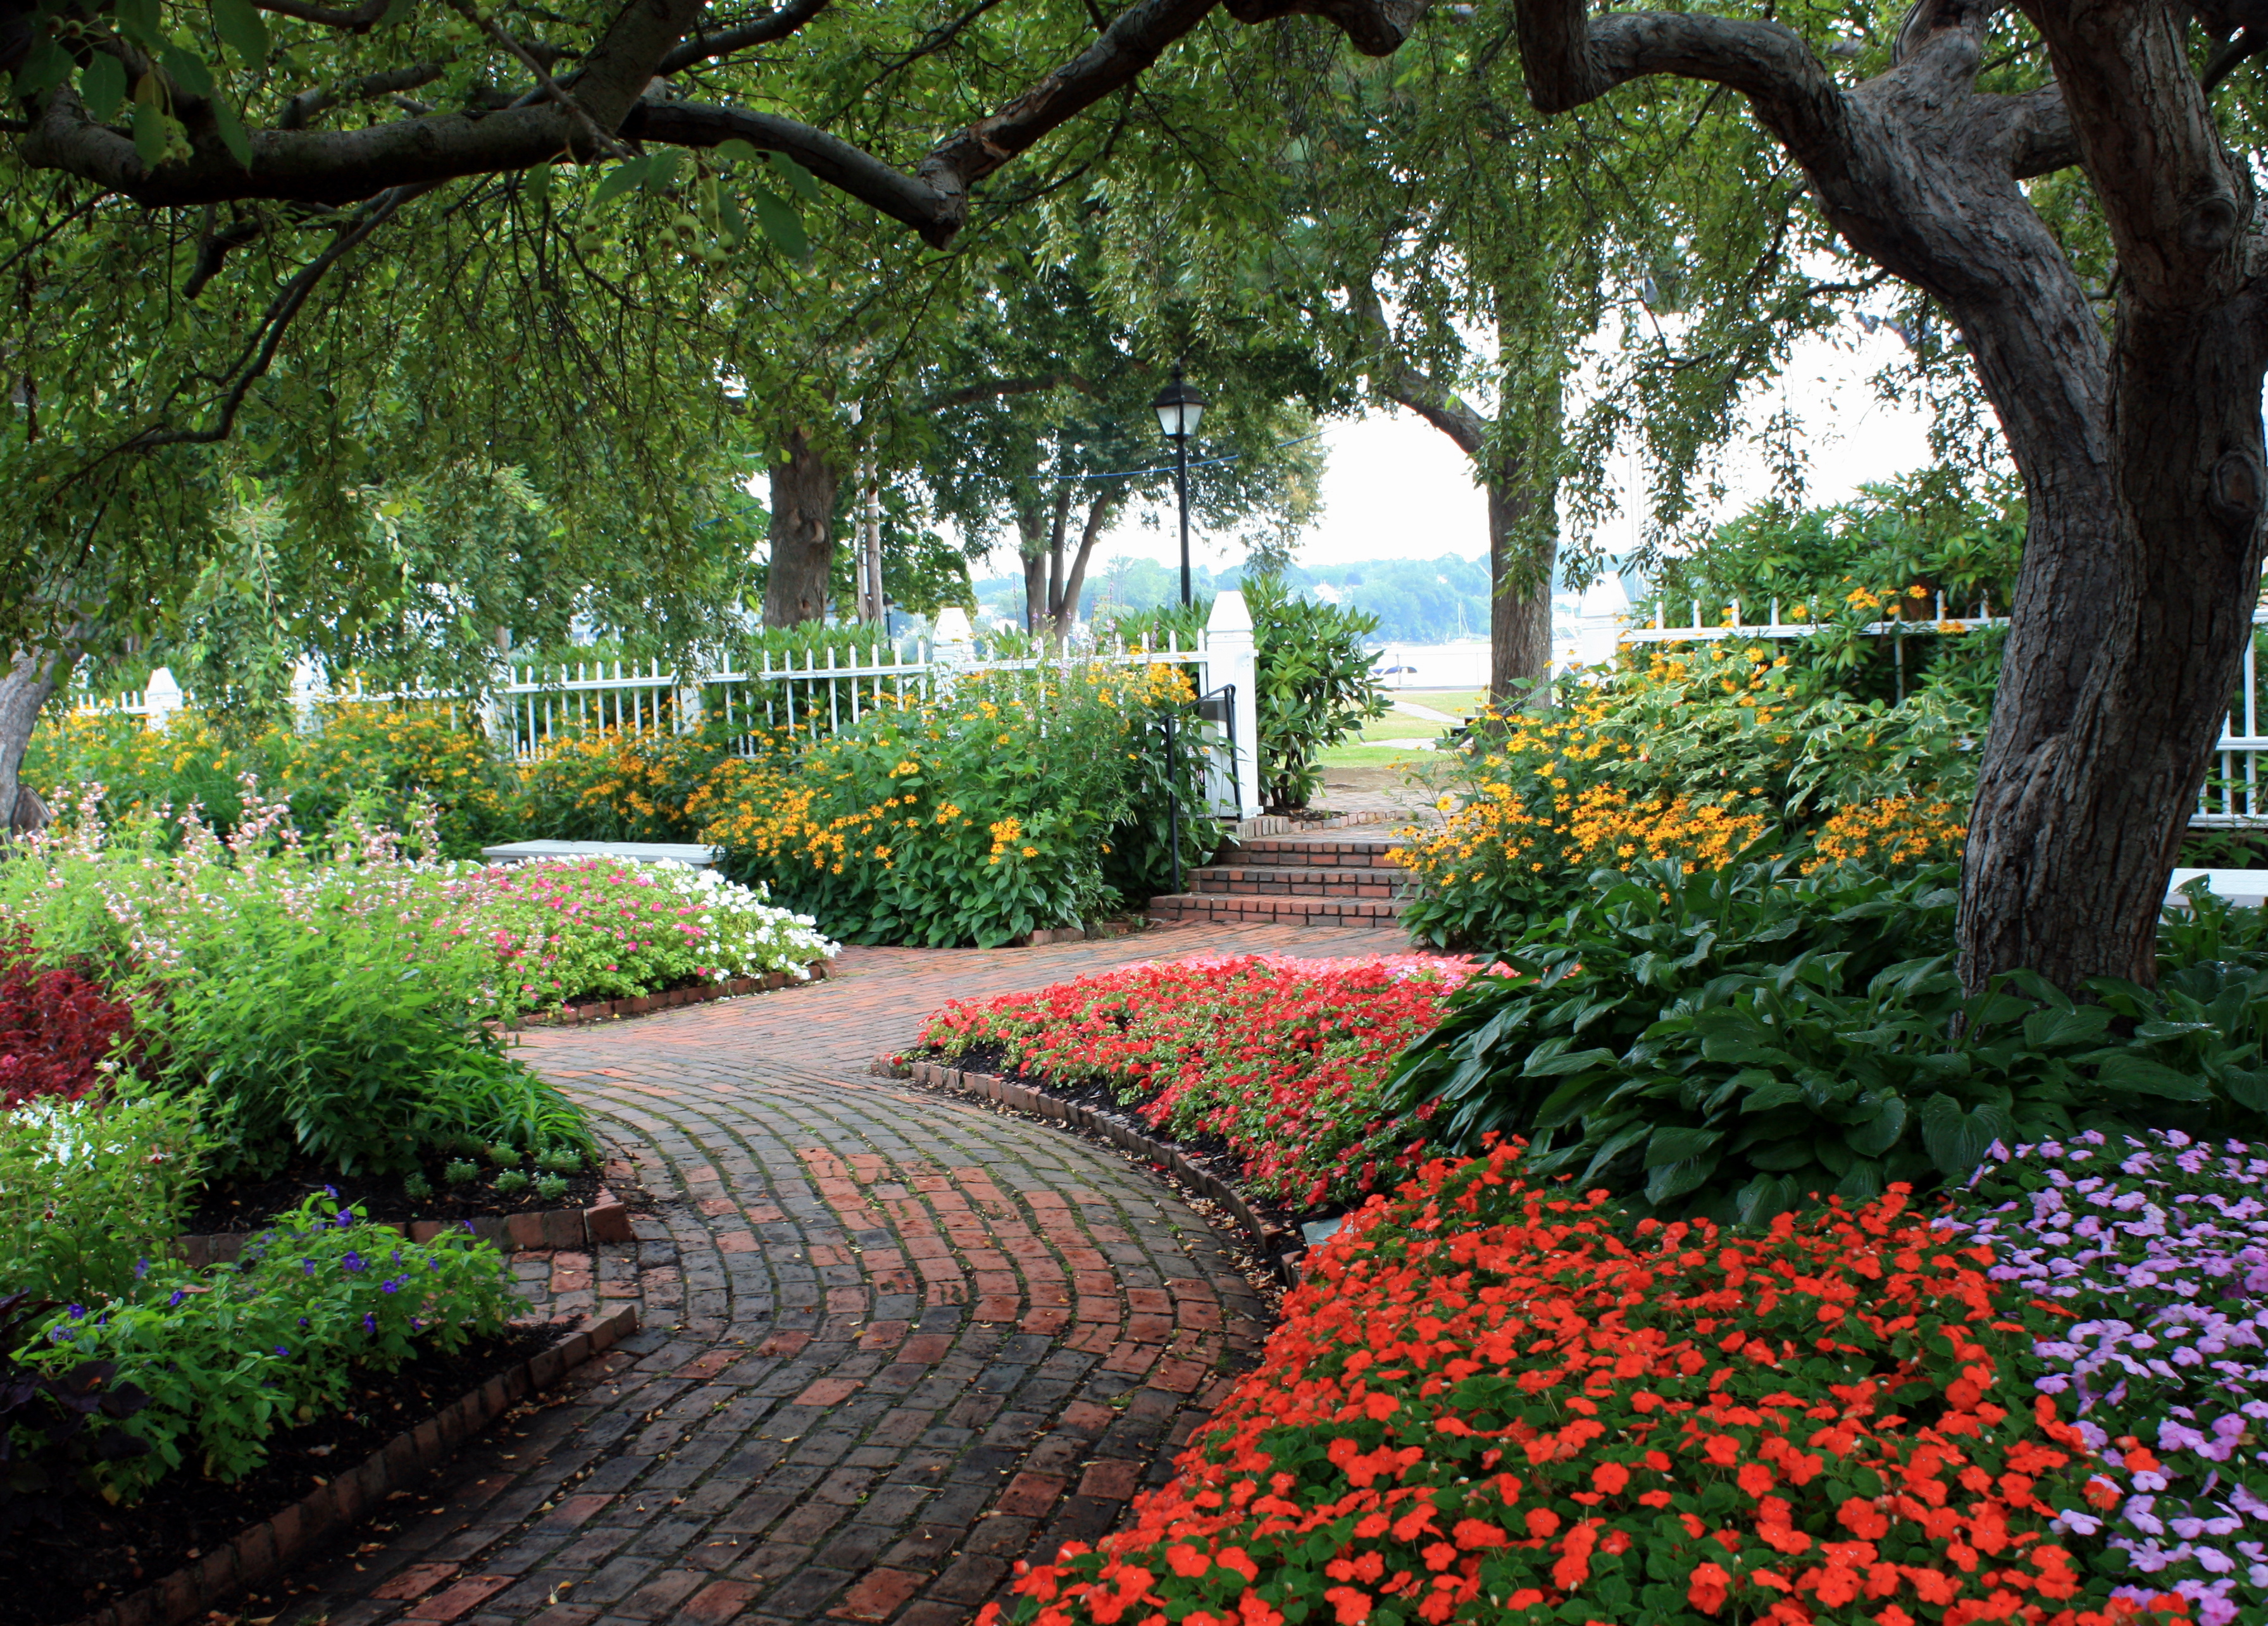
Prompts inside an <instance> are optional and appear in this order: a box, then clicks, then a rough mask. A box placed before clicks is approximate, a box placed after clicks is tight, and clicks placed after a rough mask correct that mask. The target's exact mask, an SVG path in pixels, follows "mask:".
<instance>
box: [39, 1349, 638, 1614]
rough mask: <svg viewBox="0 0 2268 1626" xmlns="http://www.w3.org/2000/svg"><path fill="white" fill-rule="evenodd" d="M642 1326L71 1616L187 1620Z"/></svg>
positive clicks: (483, 1390) (461, 1406)
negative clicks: (107, 1601) (139, 1586)
mask: <svg viewBox="0 0 2268 1626" xmlns="http://www.w3.org/2000/svg"><path fill="white" fill-rule="evenodd" d="M636 1331H637V1310H636V1309H634V1308H631V1307H630V1306H624V1307H623V1308H622V1309H620V1310H617V1311H615V1313H613V1314H612V1315H610V1316H608V1317H607V1318H606V1319H605V1320H604V1321H598V1322H594V1323H593V1325H591V1326H589V1327H586V1328H584V1329H583V1330H581V1331H580V1332H577V1333H573V1334H571V1335H568V1336H567V1337H565V1338H563V1339H561V1340H560V1341H559V1342H558V1343H555V1344H553V1345H552V1346H551V1347H550V1348H549V1349H548V1350H539V1351H538V1352H537V1353H536V1354H534V1355H533V1356H531V1357H528V1358H527V1360H525V1361H522V1362H521V1363H520V1364H519V1365H517V1366H514V1367H512V1368H511V1369H510V1370H508V1371H505V1372H498V1373H497V1375H496V1376H495V1377H493V1378H490V1380H488V1381H487V1382H486V1383H484V1384H482V1386H481V1387H479V1388H477V1389H474V1390H471V1391H469V1392H468V1393H467V1394H463V1395H461V1396H460V1397H459V1398H458V1400H457V1402H456V1403H455V1404H453V1405H451V1406H446V1407H444V1408H443V1409H441V1410H440V1411H438V1412H436V1413H435V1414H434V1415H433V1416H431V1417H429V1418H427V1419H426V1420H425V1421H424V1422H423V1423H421V1424H418V1425H417V1426H416V1428H414V1429H408V1430H405V1431H402V1432H401V1433H400V1434H397V1435H395V1436H394V1438H392V1439H391V1440H389V1441H387V1444H386V1445H385V1446H383V1447H381V1448H380V1449H379V1450H377V1451H375V1452H372V1453H371V1454H370V1455H369V1456H368V1457H366V1458H365V1459H364V1460H363V1462H362V1464H361V1466H359V1467H357V1468H353V1469H351V1470H350V1471H349V1472H346V1473H342V1474H340V1475H337V1476H335V1478H333V1479H332V1481H331V1482H330V1483H328V1484H327V1485H324V1486H322V1487H321V1488H320V1489H319V1490H314V1491H313V1492H311V1493H310V1494H309V1495H307V1496H305V1497H301V1498H300V1499H299V1500H298V1501H297V1502H295V1503H293V1504H292V1505H291V1506H289V1507H287V1508H285V1509H284V1511H283V1512H280V1513H278V1514H276V1516H275V1517H274V1518H272V1519H264V1520H262V1521H261V1523H259V1524H256V1525H254V1526H253V1527H251V1528H250V1529H248V1530H246V1531H244V1532H243V1533H242V1534H239V1536H238V1537H237V1538H236V1540H234V1541H231V1542H230V1543H229V1544H228V1545H227V1546H225V1547H222V1548H217V1549H214V1550H213V1551H211V1552H210V1553H207V1554H206V1555H205V1556H203V1558H201V1559H199V1560H198V1561H197V1562H196V1563H191V1564H184V1565H183V1566H182V1567H181V1568H180V1569H178V1570H176V1571H173V1573H172V1574H171V1575H168V1576H166V1577H164V1578H161V1579H159V1580H158V1581H155V1582H153V1583H151V1585H150V1586H145V1587H144V1588H142V1590H141V1591H139V1592H136V1593H129V1594H127V1596H125V1597H123V1598H122V1599H120V1600H118V1601H117V1602H116V1603H114V1604H110V1605H107V1607H105V1608H100V1609H98V1610H96V1611H95V1612H94V1613H93V1614H92V1615H83V1616H81V1617H80V1618H79V1619H78V1620H77V1622H73V1626H180V1622H183V1621H186V1620H189V1619H191V1618H192V1617H194V1616H195V1615H200V1614H202V1613H203V1612H204V1611H206V1610H208V1609H211V1608H214V1607H215V1606H216V1605H217V1604H218V1603H219V1602H220V1601H221V1600H223V1599H225V1598H226V1597H227V1596H229V1594H231V1593H234V1592H236V1591H237V1590H238V1589H239V1588H240V1587H245V1586H252V1585H253V1584H254V1583H255V1582H258V1581H262V1580H265V1579H267V1578H269V1576H271V1575H274V1574H276V1572H277V1571H281V1570H282V1569H283V1568H284V1566H285V1565H286V1564H288V1563H291V1561H292V1560H293V1559H295V1558H297V1557H298V1556H299V1555H300V1554H302V1553H304V1552H306V1550H307V1549H309V1548H311V1547H313V1545H314V1544H315V1543H316V1542H317V1541H320V1540H321V1539H322V1538H323V1537H325V1536H327V1535H329V1534H332V1533H333V1532H334V1531H335V1530H343V1529H347V1528H350V1527H353V1526H355V1525H357V1524H359V1523H361V1522H362V1520H363V1519H365V1518H367V1517H368V1516H369V1515H370V1514H372V1513H373V1512H377V1511H378V1505H379V1503H381V1502H383V1501H384V1500H385V1499H386V1497H387V1495H388V1493H390V1492H392V1491H394V1490H397V1489H401V1488H402V1487H405V1486H407V1485H408V1484H409V1483H410V1482H412V1481H413V1480H415V1479H416V1478H418V1477H419V1476H420V1475H423V1474H425V1473H427V1472H429V1471H431V1469H433V1468H438V1467H439V1466H440V1465H441V1464H442V1463H443V1462H444V1461H446V1460H447V1459H448V1458H449V1457H450V1456H451V1455H452V1454H453V1453H454V1452H455V1451H456V1449H457V1447H458V1446H460V1445H461V1444H463V1443H464V1442H465V1441H466V1440H468V1439H470V1438H472V1437H473V1436H474V1435H475V1434H477V1433H479V1432H480V1431H482V1429H484V1428H486V1427H487V1426H488V1425H489V1424H490V1423H492V1422H493V1421H495V1420H496V1419H497V1417H499V1416H502V1415H503V1414H504V1413H505V1412H506V1411H509V1410H510V1409H512V1407H514V1406H516V1405H518V1404H519V1402H521V1401H522V1400H524V1399H526V1398H527V1396H528V1395H530V1394H540V1393H541V1391H543V1390H545V1389H548V1388H549V1387H552V1386H553V1385H554V1384H556V1383H557V1382H558V1381H559V1380H561V1379H562V1378H563V1377H565V1376H566V1375H567V1374H568V1373H569V1372H572V1371H574V1370H575V1369H576V1368H577V1367H578V1366H581V1365H584V1364H585V1362H587V1361H589V1360H590V1359H591V1358H592V1357H593V1356H596V1355H600V1354H603V1353H604V1352H605V1351H607V1350H610V1349H612V1348H614V1346H615V1344H617V1343H621V1342H622V1340H623V1339H624V1338H627V1337H629V1336H630V1334H632V1333H634V1332H636Z"/></svg>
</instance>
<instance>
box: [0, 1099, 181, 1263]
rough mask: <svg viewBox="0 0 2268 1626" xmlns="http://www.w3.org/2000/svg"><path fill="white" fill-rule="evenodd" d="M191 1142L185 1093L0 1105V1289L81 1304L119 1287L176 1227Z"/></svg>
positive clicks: (161, 1249)
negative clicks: (181, 1096) (180, 1096)
mask: <svg viewBox="0 0 2268 1626" xmlns="http://www.w3.org/2000/svg"><path fill="white" fill-rule="evenodd" d="M198 1151H199V1146H198V1136H197V1125H196V1110H195V1103H194V1102H193V1101H189V1100H173V1099H166V1098H158V1099H154V1100H117V1101H100V1100H92V1099H85V1100H76V1101H56V1100H40V1101H33V1102H32V1103H30V1104H29V1105H26V1106H24V1107H18V1108H17V1109H16V1110H15V1111H13V1112H7V1113H0V1293H18V1292H26V1293H29V1294H30V1295H31V1296H32V1298H33V1300H35V1301H40V1300H49V1299H52V1300H55V1301H57V1302H76V1303H89V1302H92V1301H93V1300H95V1299H102V1298H107V1297H112V1296H114V1295H117V1294H121V1293H124V1292H126V1291H128V1290H129V1289H130V1288H131V1287H132V1286H133V1284H134V1280H135V1275H136V1271H137V1270H139V1269H143V1268H144V1266H145V1265H146V1264H147V1263H148V1262H150V1261H151V1260H153V1259H159V1258H163V1257H164V1256H165V1255H166V1253H168V1252H169V1251H170V1250H171V1248H172V1247H173V1238H174V1237H175V1236H176V1235H177V1234H179V1233H180V1229H181V1221H182V1218H183V1217H184V1216H185V1215H186V1214H187V1212H188V1203H189V1199H190V1197H191V1196H192V1195H193V1194H194V1193H195V1190H196V1187H197V1181H198V1174H199V1169H198V1164H199V1157H198Z"/></svg>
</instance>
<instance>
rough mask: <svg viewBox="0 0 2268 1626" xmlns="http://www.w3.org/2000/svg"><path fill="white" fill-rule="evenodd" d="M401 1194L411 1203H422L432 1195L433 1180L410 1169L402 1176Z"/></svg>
mask: <svg viewBox="0 0 2268 1626" xmlns="http://www.w3.org/2000/svg"><path fill="white" fill-rule="evenodd" d="M401 1195H402V1196H405V1197H408V1198H409V1200H410V1201H411V1202H412V1203H423V1201H425V1199H426V1198H428V1197H430V1196H432V1195H433V1182H432V1181H430V1180H428V1179H426V1178H425V1176H424V1175H423V1174H419V1173H417V1172H416V1170H415V1169H412V1170H411V1171H410V1172H409V1174H405V1175H403V1176H402V1179H401Z"/></svg>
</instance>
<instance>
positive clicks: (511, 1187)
mask: <svg viewBox="0 0 2268 1626" xmlns="http://www.w3.org/2000/svg"><path fill="white" fill-rule="evenodd" d="M527 1183H528V1182H527V1171H526V1170H524V1169H505V1170H504V1171H503V1172H502V1173H501V1174H497V1177H496V1188H497V1195H498V1196H507V1197H516V1196H519V1194H520V1193H521V1192H523V1191H525V1190H527Z"/></svg>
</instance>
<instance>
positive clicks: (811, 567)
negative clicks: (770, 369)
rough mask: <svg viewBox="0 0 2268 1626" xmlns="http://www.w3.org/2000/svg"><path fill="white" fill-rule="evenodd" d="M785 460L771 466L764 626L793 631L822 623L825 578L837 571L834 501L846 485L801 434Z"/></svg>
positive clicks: (792, 441)
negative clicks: (802, 625)
mask: <svg viewBox="0 0 2268 1626" xmlns="http://www.w3.org/2000/svg"><path fill="white" fill-rule="evenodd" d="M786 449H787V454H788V455H787V460H786V461H784V462H779V463H774V464H773V465H772V520H771V532H770V534H771V544H772V560H771V569H770V572H769V573H768V574H767V575H766V576H765V578H764V625H765V626H767V627H792V626H794V625H796V624H797V623H798V622H806V621H821V620H824V619H825V617H826V614H827V578H828V573H829V572H830V571H832V570H833V569H834V568H835V499H836V495H837V492H838V491H839V489H840V488H841V486H842V483H843V481H842V475H840V473H838V472H837V470H836V467H835V466H834V465H833V464H831V463H829V462H828V460H827V459H826V458H825V457H824V456H822V455H821V453H819V452H816V451H814V450H813V448H812V445H811V442H810V441H809V440H807V439H806V438H804V434H803V431H802V430H797V431H796V432H795V433H793V434H792V435H790V436H789V437H788V440H787V448H786Z"/></svg>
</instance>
